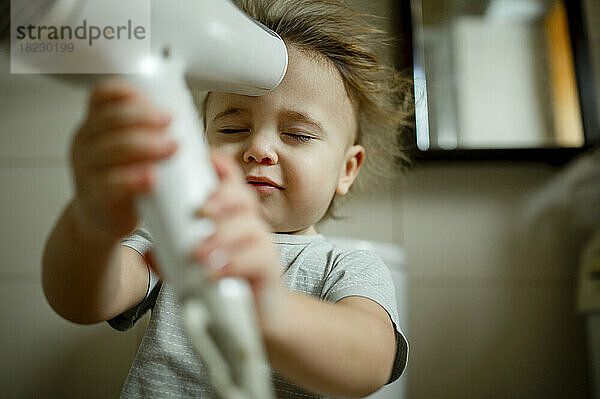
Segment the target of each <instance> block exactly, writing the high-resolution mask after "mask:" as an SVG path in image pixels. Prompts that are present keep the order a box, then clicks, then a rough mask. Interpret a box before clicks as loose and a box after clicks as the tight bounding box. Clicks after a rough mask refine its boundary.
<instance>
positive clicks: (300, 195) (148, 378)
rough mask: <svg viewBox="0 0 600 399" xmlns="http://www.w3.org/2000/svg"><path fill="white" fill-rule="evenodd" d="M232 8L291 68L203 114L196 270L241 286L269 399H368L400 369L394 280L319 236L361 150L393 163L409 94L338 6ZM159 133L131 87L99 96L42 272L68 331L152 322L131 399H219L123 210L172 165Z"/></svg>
mask: <svg viewBox="0 0 600 399" xmlns="http://www.w3.org/2000/svg"><path fill="white" fill-rule="evenodd" d="M238 5H239V7H240V8H241V9H242V10H243V11H244V12H246V13H247V14H248V15H250V16H251V17H252V18H254V19H256V20H258V21H259V22H261V23H263V24H264V25H266V26H268V27H269V28H271V29H273V30H274V31H275V32H277V33H278V34H279V35H280V36H281V37H282V38H283V39H284V41H285V42H286V45H287V47H288V52H289V66H288V71H287V73H286V76H285V77H284V79H283V81H282V83H281V84H280V85H279V86H278V87H277V88H276V89H274V90H273V91H272V92H270V93H268V94H266V95H264V96H261V97H249V96H243V95H236V94H228V93H217V92H213V93H210V94H209V95H208V97H207V98H206V100H205V102H204V103H202V104H198V106H199V107H202V108H203V110H202V111H203V115H204V118H205V121H204V122H205V131H206V133H205V134H206V136H207V141H208V143H209V145H210V147H211V152H212V162H213V165H214V167H215V169H216V171H217V174H218V176H219V179H220V182H219V186H218V188H217V189H216V191H215V192H214V193H213V194H212V195H211V196H210V197H209V199H208V200H207V201H206V202H205V204H204V205H203V206H202V208H201V209H199V210H198V216H199V217H207V218H210V219H212V220H213V221H214V225H215V231H214V234H212V235H211V236H210V237H208V238H207V239H206V240H204V241H203V242H199V243H198V244H197V246H196V248H195V250H194V251H193V254H191V255H190V256H192V257H193V258H194V259H195V260H196V261H197V262H198V264H199V265H203V266H198V267H206V268H207V270H208V271H209V273H210V276H211V278H212V279H214V280H217V279H220V278H223V277H226V276H235V277H241V278H244V279H246V280H247V281H248V283H249V284H250V286H251V289H252V292H253V298H254V301H255V305H256V309H257V312H258V322H259V328H260V333H261V337H262V339H263V342H264V345H265V349H266V354H267V357H268V360H269V363H270V365H271V368H272V370H273V383H274V387H275V389H276V393H277V396H278V397H282V398H318V397H324V396H335V397H362V396H366V395H368V394H370V393H372V392H374V391H376V390H378V389H379V388H381V387H382V386H383V385H385V384H388V383H391V382H393V381H395V380H396V379H397V378H398V377H399V376H400V374H401V373H402V371H403V369H404V367H405V364H406V360H407V354H408V345H407V342H406V340H405V338H404V336H403V335H402V333H401V332H400V329H399V326H398V315H397V312H396V303H395V294H394V286H393V283H392V279H391V275H390V273H389V271H388V269H387V268H386V266H385V265H384V264H383V262H382V261H381V259H380V258H379V257H377V256H376V255H375V254H373V253H371V252H368V251H358V250H349V249H344V248H342V247H338V246H336V245H332V244H330V243H329V242H328V241H327V240H326V239H325V238H324V237H323V236H322V235H320V234H318V232H317V230H316V228H315V225H316V224H317V222H319V221H322V220H323V219H324V218H327V217H330V216H331V215H332V212H333V204H334V203H335V202H336V201H337V198H338V196H343V195H345V194H347V193H348V191H349V190H350V187H351V186H352V184H353V182H354V181H355V179H356V177H357V175H358V173H359V171H360V170H361V168H362V167H363V165H365V161H366V159H367V157H366V155H367V153H368V151H373V155H374V157H375V156H376V157H377V158H378V159H377V163H379V164H380V165H381V164H382V163H383V162H384V155H385V154H384V153H383V152H382V149H385V150H391V151H388V152H387V154H392V155H393V153H394V151H395V148H397V143H398V140H397V137H396V136H397V134H398V132H400V131H401V127H402V126H404V124H405V121H406V111H407V108H408V106H407V104H408V102H409V99H410V94H407V92H406V91H405V90H404V89H403V87H406V86H403V84H402V82H403V80H402V78H400V77H399V75H398V74H397V73H396V72H395V71H394V70H393V69H392V68H389V67H387V66H385V65H384V64H382V63H381V62H380V61H379V59H378V58H377V57H376V56H375V53H374V51H373V50H372V48H371V47H372V46H371V45H370V42H371V41H372V40H377V39H378V38H379V36H380V33H381V32H378V31H377V30H375V29H371V28H368V27H367V25H365V24H364V21H363V20H362V19H361V18H360V16H359V15H358V14H356V13H355V12H354V11H352V10H351V9H350V8H349V7H347V6H346V5H345V4H344V3H342V2H341V0H301V1H283V0H282V1H278V0H274V1H258V0H255V1H244V2H240V4H238ZM169 119H170V117H169V115H168V114H166V113H164V112H162V111H161V110H159V109H156V108H154V106H153V105H152V104H151V103H150V102H149V101H148V100H147V99H146V98H145V97H144V95H143V93H140V92H139V91H137V90H135V89H134V88H132V87H130V86H128V85H127V84H125V83H124V82H120V81H117V80H108V81H104V82H103V83H101V84H100V85H98V86H97V87H96V88H95V89H94V91H93V92H92V95H91V98H90V101H89V109H88V115H87V118H86V120H85V122H84V123H83V124H82V125H81V127H80V128H79V130H78V131H77V132H76V135H75V137H74V140H73V143H72V148H71V154H72V160H71V161H72V167H73V174H74V180H75V184H76V194H75V196H74V198H73V200H72V201H71V202H70V203H69V205H68V206H67V208H66V209H65V211H64V212H63V214H62V216H61V218H60V219H59V221H58V222H57V224H56V226H55V227H54V229H53V231H52V233H51V235H50V237H49V239H48V242H47V244H46V248H45V251H44V257H43V287H44V292H45V294H46V297H47V299H48V301H49V303H50V304H51V306H52V307H53V308H54V309H55V310H56V312H57V313H59V314H60V315H62V316H63V317H65V318H67V319H69V320H72V321H74V322H77V323H84V324H86V323H96V322H99V321H105V320H106V321H108V322H109V324H110V325H111V326H113V327H114V328H116V329H119V330H125V329H127V328H130V327H131V326H133V324H134V323H135V322H136V320H138V319H139V318H140V317H141V316H142V315H143V314H144V312H145V311H146V310H148V309H152V317H151V319H150V324H149V326H148V328H147V330H146V333H145V336H144V338H143V340H142V343H141V345H140V348H139V350H138V353H137V356H136V358H135V360H134V363H133V365H132V367H131V369H130V372H129V375H128V377H127V380H126V382H125V385H124V387H123V391H122V394H121V396H122V397H125V398H130V397H133V398H137V397H144V398H146V397H157V398H162V397H167V396H168V397H199V398H212V397H214V396H215V393H214V390H213V388H212V387H211V385H210V382H209V377H208V374H207V370H206V368H205V366H204V364H203V362H202V359H199V358H198V357H196V356H195V353H194V352H193V349H192V347H191V345H190V343H189V340H188V338H187V337H186V336H185V334H184V332H183V330H182V326H181V314H180V308H179V305H178V302H177V300H176V298H175V296H174V293H173V291H172V290H171V288H170V287H169V285H168V284H162V283H161V282H160V281H159V278H160V277H159V272H157V271H156V270H155V269H154V268H153V267H152V266H153V263H152V257H151V253H152V246H153V243H152V236H151V232H149V231H148V230H146V229H144V228H142V227H139V226H138V225H139V222H140V221H139V220H138V217H137V215H136V212H135V210H134V203H135V198H136V197H137V196H139V195H142V194H144V193H148V192H149V191H150V190H151V189H152V186H153V184H154V181H153V179H154V168H155V165H156V163H157V162H159V161H161V160H164V159H166V158H168V157H169V156H171V155H172V154H173V153H174V152H175V151H177V148H176V144H175V143H174V142H172V141H170V140H169V138H168V137H166V136H165V135H164V134H163V132H164V130H165V127H166V126H167V125H168V124H169V122H170V120H169ZM385 135H387V137H388V138H386V137H385ZM377 140H379V142H380V143H383V145H380V146H379V149H378V148H377V146H376V145H375V144H376V143H377V142H378V141H377ZM365 148H366V149H365ZM157 273H158V274H157ZM263 305H265V306H263ZM267 305H268V306H267Z"/></svg>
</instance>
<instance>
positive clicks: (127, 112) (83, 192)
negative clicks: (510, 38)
mask: <svg viewBox="0 0 600 399" xmlns="http://www.w3.org/2000/svg"><path fill="white" fill-rule="evenodd" d="M168 123H169V116H168V114H166V113H165V112H162V111H159V110H157V109H156V108H155V107H153V106H152V105H151V104H150V103H149V101H148V100H147V99H146V98H145V97H144V96H143V95H142V93H140V92H139V91H138V90H136V89H135V88H133V87H131V86H129V85H127V84H125V83H123V82H119V81H116V80H106V81H103V82H102V83H100V84H98V85H97V86H96V87H95V89H94V90H93V92H92V94H91V97H90V101H89V108H88V114H87V118H86V120H85V121H84V122H83V124H82V125H81V126H80V127H79V129H78V130H77V132H76V135H75V137H74V139H73V143H72V146H71V162H72V166H73V174H74V179H75V186H76V196H75V200H74V206H75V210H76V217H77V221H78V224H79V227H80V228H81V229H83V231H84V232H85V233H87V234H89V235H90V236H91V237H94V238H96V239H100V240H102V242H114V241H116V240H118V239H120V238H122V237H124V236H126V235H127V234H129V233H131V231H132V230H133V229H134V228H135V226H136V225H137V222H138V216H137V214H136V212H135V201H134V200H135V198H136V196H138V195H140V194H143V193H146V192H148V191H149V190H150V188H151V187H152V185H153V172H152V166H153V163H154V162H156V161H159V160H161V159H165V158H167V157H169V156H170V155H172V154H173V153H174V152H175V149H176V144H175V142H173V141H172V140H169V139H167V137H166V136H165V135H164V134H163V132H164V128H165V127H166V126H167V125H168Z"/></svg>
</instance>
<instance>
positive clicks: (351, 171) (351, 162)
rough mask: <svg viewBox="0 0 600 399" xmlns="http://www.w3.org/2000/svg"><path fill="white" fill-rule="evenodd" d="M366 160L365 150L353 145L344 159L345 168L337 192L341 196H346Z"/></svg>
mask: <svg viewBox="0 0 600 399" xmlns="http://www.w3.org/2000/svg"><path fill="white" fill-rule="evenodd" d="M364 160H365V149H364V148H363V146H361V145H358V144H357V145H353V146H352V147H350V148H348V151H346V155H345V157H344V166H343V168H342V170H341V173H340V178H339V180H338V184H337V187H336V189H335V192H336V193H337V194H339V195H346V193H347V192H348V190H350V187H351V186H352V183H353V182H354V179H356V176H357V175H358V171H359V170H360V167H361V166H362V164H363V161H364Z"/></svg>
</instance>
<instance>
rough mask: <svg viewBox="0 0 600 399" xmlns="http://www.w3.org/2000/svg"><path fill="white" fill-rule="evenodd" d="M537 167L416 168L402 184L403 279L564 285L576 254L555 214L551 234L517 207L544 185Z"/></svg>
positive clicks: (545, 170) (543, 171)
mask: <svg viewBox="0 0 600 399" xmlns="http://www.w3.org/2000/svg"><path fill="white" fill-rule="evenodd" d="M554 173H556V170H555V169H552V168H549V167H547V166H544V165H539V164H533V165H524V166H523V165H512V166H510V165H509V166H507V165H476V166H471V167H467V166H458V165H444V166H437V167H430V168H421V169H417V170H415V171H413V172H410V173H409V174H408V175H406V177H405V179H404V183H403V186H402V187H403V188H402V189H401V190H402V191H403V196H402V204H401V206H402V223H403V226H401V229H402V230H403V236H404V239H403V242H404V244H405V245H404V246H405V251H406V257H407V265H408V268H409V272H410V275H411V277H415V278H432V279H443V278H449V279H456V278H459V279H492V280H494V279H496V280H497V279H503V280H507V281H515V280H519V281H521V282H529V283H531V284H532V285H536V284H542V285H543V284H550V285H556V284H563V285H564V284H565V283H568V282H569V281H571V280H572V279H573V275H574V270H575V266H576V262H577V260H576V258H577V253H576V252H575V253H574V252H573V250H572V249H573V244H574V242H573V237H569V236H567V235H565V234H564V233H565V231H566V229H564V223H566V222H567V221H566V220H564V218H563V217H559V216H560V215H556V216H557V217H555V218H552V215H551V218H550V219H551V220H550V222H551V223H553V224H554V225H555V226H554V235H553V236H552V237H550V239H542V238H543V237H542V236H543V235H547V234H546V233H548V232H547V231H535V230H532V229H531V226H528V225H527V224H526V223H525V221H526V220H527V215H525V214H524V213H523V212H524V209H525V207H524V205H525V203H526V201H527V200H528V198H529V197H530V196H531V194H532V193H533V192H534V191H535V190H536V189H537V188H539V187H541V185H542V184H543V183H544V182H546V181H547V180H548V179H549V178H551V177H552V176H553V175H554Z"/></svg>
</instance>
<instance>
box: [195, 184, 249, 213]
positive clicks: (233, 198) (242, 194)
mask: <svg viewBox="0 0 600 399" xmlns="http://www.w3.org/2000/svg"><path fill="white" fill-rule="evenodd" d="M257 204H258V200H257V198H256V193H255V192H253V191H252V190H251V189H250V188H249V187H248V186H246V185H245V184H243V183H238V182H233V181H232V182H225V183H222V184H221V185H220V186H219V188H218V189H217V191H215V192H214V193H212V194H211V195H210V196H209V197H208V198H207V199H206V201H205V202H204V204H203V205H202V207H201V208H200V209H199V210H198V212H197V214H196V215H197V216H198V217H209V218H211V219H213V220H215V221H218V220H220V219H223V218H226V217H229V216H231V215H233V214H236V213H245V212H250V213H252V212H254V211H255V210H257V208H258V205H257Z"/></svg>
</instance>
